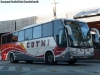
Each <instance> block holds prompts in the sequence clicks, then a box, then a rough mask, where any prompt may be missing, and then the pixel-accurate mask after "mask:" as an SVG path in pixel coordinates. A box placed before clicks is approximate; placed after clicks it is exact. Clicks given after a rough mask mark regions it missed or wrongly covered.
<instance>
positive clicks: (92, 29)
mask: <svg viewBox="0 0 100 75" xmlns="http://www.w3.org/2000/svg"><path fill="white" fill-rule="evenodd" d="M91 31H94V32H96V33H97V35H98V37H99V31H98V29H96V28H91Z"/></svg>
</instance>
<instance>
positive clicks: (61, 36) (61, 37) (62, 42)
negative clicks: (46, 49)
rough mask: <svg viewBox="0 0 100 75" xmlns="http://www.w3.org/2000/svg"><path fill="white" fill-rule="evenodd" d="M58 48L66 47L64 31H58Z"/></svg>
mask: <svg viewBox="0 0 100 75" xmlns="http://www.w3.org/2000/svg"><path fill="white" fill-rule="evenodd" d="M59 46H60V47H66V46H67V39H66V35H65V32H64V30H60V31H59Z"/></svg>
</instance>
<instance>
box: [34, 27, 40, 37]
mask: <svg viewBox="0 0 100 75" xmlns="http://www.w3.org/2000/svg"><path fill="white" fill-rule="evenodd" d="M40 37H41V26H37V27H34V28H33V38H40Z"/></svg>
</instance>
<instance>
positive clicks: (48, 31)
mask: <svg viewBox="0 0 100 75" xmlns="http://www.w3.org/2000/svg"><path fill="white" fill-rule="evenodd" d="M52 28H53V24H52V22H50V23H46V24H44V25H43V37H46V36H51V35H52V31H53V29H52Z"/></svg>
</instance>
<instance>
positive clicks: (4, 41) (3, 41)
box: [2, 35, 6, 44]
mask: <svg viewBox="0 0 100 75" xmlns="http://www.w3.org/2000/svg"><path fill="white" fill-rule="evenodd" d="M5 43H6V35H4V36H2V44H5Z"/></svg>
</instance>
